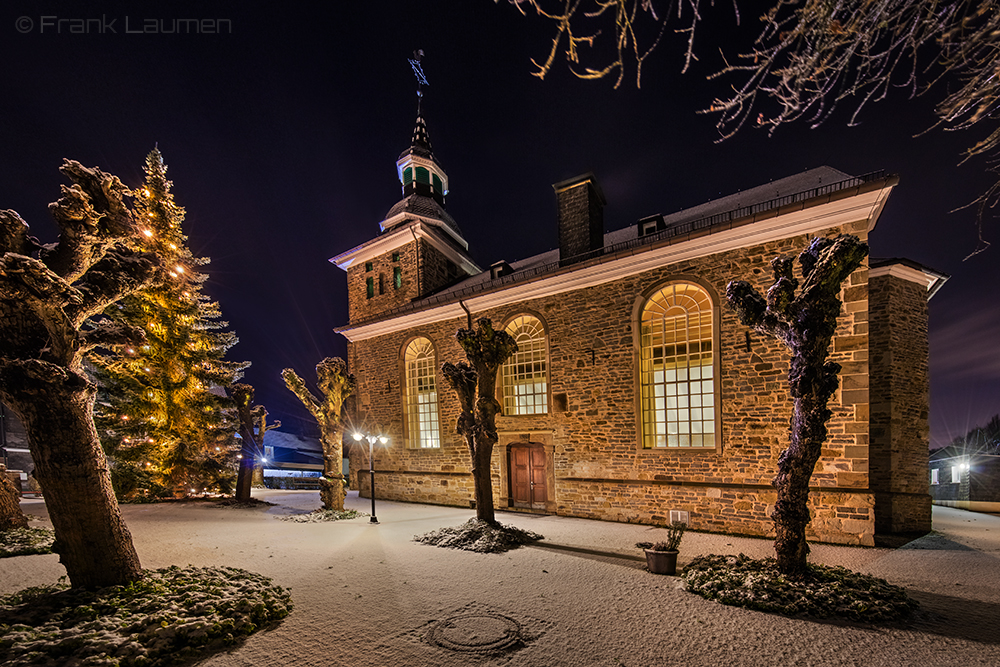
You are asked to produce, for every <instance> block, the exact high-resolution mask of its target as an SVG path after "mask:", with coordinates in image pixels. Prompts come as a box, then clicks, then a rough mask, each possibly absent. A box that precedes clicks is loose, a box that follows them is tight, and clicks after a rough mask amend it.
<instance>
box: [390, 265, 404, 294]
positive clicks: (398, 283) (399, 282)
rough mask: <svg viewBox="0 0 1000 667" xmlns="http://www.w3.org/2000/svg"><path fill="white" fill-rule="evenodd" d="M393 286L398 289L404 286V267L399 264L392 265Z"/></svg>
mask: <svg viewBox="0 0 1000 667" xmlns="http://www.w3.org/2000/svg"><path fill="white" fill-rule="evenodd" d="M392 286H393V287H395V288H396V289H399V288H400V287H402V286H403V269H401V268H400V267H398V266H394V267H392Z"/></svg>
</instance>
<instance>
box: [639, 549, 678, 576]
mask: <svg viewBox="0 0 1000 667" xmlns="http://www.w3.org/2000/svg"><path fill="white" fill-rule="evenodd" d="M645 552H646V568H647V569H648V570H649V571H650V572H652V573H653V574H671V575H672V574H677V552H676V551H653V550H652V549H645Z"/></svg>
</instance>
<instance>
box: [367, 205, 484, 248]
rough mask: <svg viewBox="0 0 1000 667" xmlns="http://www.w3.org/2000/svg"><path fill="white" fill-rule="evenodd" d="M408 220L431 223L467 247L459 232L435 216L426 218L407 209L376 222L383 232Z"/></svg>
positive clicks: (467, 244)
mask: <svg viewBox="0 0 1000 667" xmlns="http://www.w3.org/2000/svg"><path fill="white" fill-rule="evenodd" d="M409 220H419V221H420V222H422V223H424V224H426V225H432V226H434V227H437V228H438V229H440V230H442V231H443V232H445V233H446V234H448V236H450V237H451V238H453V239H455V242H456V243H458V244H459V245H460V246H462V247H463V248H465V249H466V250H468V249H469V242H468V241H466V240H465V239H463V238H462V235H461V234H459V233H458V232H456V231H455V230H454V229H452V228H451V226H449V225H448V224H447V223H445V222H444V221H443V220H438V219H437V218H428V217H427V216H424V215H418V214H416V213H409V212H407V211H403V212H401V213H397V214H396V215H394V216H392V217H391V218H386V219H385V220H383V221H382V222H380V223H378V228H379V229H381V230H382V231H383V232H385V231H388V230H390V229H392V228H393V227H399V226H401V225H403V224H406V222H407V221H409Z"/></svg>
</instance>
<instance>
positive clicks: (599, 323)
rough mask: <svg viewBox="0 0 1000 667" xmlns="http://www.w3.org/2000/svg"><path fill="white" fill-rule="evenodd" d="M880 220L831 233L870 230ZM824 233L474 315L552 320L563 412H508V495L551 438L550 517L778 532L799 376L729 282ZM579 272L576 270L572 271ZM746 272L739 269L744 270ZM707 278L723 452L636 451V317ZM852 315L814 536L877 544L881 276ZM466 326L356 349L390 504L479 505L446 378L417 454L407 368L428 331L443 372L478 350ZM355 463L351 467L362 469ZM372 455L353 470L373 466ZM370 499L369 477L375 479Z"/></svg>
mask: <svg viewBox="0 0 1000 667" xmlns="http://www.w3.org/2000/svg"><path fill="white" fill-rule="evenodd" d="M866 231H867V221H865V220H861V221H857V222H855V223H853V224H850V225H847V226H845V227H843V228H841V227H838V228H834V229H828V230H825V232H824V233H825V234H826V235H836V234H838V233H842V232H851V233H854V234H856V235H860V236H861V237H862V238H864V237H865V236H866ZM809 240H810V236H807V235H803V236H796V237H792V238H788V239H784V240H781V241H777V242H772V243H767V244H763V245H758V246H752V247H749V248H741V249H738V250H734V251H731V252H727V253H720V254H717V255H711V256H708V257H704V258H700V259H697V260H692V261H688V262H683V263H678V264H674V265H670V266H664V267H661V268H659V269H657V270H654V271H648V272H644V273H641V274H638V275H634V276H629V277H626V278H623V279H620V280H617V281H614V282H611V283H608V284H603V285H600V286H595V287H591V288H587V289H583V290H579V291H575V292H570V293H563V294H559V295H555V296H552V297H547V298H540V299H533V300H528V301H525V302H523V303H519V304H517V305H516V306H510V307H504V308H500V309H496V310H489V311H484V312H475V313H473V316H474V317H475V318H479V317H489V318H491V319H493V320H494V322H495V323H496V324H497V325H503V324H506V323H507V322H509V321H510V320H511V319H513V318H514V317H515V316H517V315H520V314H524V313H529V314H533V315H535V316H537V317H538V318H539V319H540V320H541V321H542V322H543V324H544V325H545V328H546V334H547V336H546V337H547V342H548V352H549V355H548V359H549V391H550V394H551V395H552V396H553V397H556V398H557V399H558V400H551V401H550V409H549V414H546V415H530V416H502V417H500V418H499V419H498V428H499V430H500V432H501V440H500V442H499V443H498V445H497V447H496V449H495V451H494V456H493V481H494V496H495V500H496V502H497V505H498V507H500V508H501V509H503V508H505V507H507V505H508V504H509V498H508V495H509V485H510V479H509V473H508V470H507V469H508V459H507V456H508V451H509V447H510V445H511V444H513V443H515V442H522V441H525V440H524V437H523V436H527V441H529V442H541V443H542V444H545V445H547V446H548V447H549V449H550V452H551V454H550V456H551V470H550V471H551V476H552V482H553V484H552V485H551V486H550V487H549V488H550V489H551V490H552V493H551V498H552V501H551V505H552V507H551V511H554V512H555V513H558V514H563V515H568V516H579V517H586V518H597V519H608V520H614V521H624V522H637V523H652V524H658V523H664V522H666V521H667V520H668V514H667V513H668V511H669V510H671V509H674V510H682V511H686V512H688V513H689V517H690V519H689V522H690V526H691V527H692V528H693V529H695V530H707V531H716V532H719V531H721V532H728V533H735V534H745V535H770V534H771V533H772V528H771V522H770V519H769V518H768V515H769V513H770V511H771V506H772V504H773V502H774V500H775V492H774V491H773V489H772V488H771V486H770V480H771V477H772V476H773V473H774V471H775V469H776V465H777V459H778V456H779V454H780V453H781V451H782V450H783V449H784V446H785V443H786V442H787V435H788V425H789V419H790V416H791V404H790V401H789V399H788V392H787V386H786V381H785V372H786V371H785V369H786V368H787V361H788V354H787V352H786V351H785V348H784V347H783V346H782V345H781V344H780V343H778V342H777V341H774V340H771V339H765V338H762V337H760V336H759V335H757V334H752V335H751V336H750V342H749V346H748V344H747V330H746V328H745V327H743V326H741V325H740V324H739V323H738V321H737V320H736V317H735V315H734V314H733V313H732V312H731V311H729V310H728V309H727V308H725V307H724V306H723V304H722V297H721V295H723V294H725V288H726V284H727V283H728V281H729V280H731V279H733V278H736V277H742V278H746V279H748V280H750V281H751V282H753V283H755V284H756V286H757V288H758V289H759V290H761V291H762V292H763V291H766V289H767V288H768V287H769V286H770V282H771V273H770V269H769V262H770V260H771V259H772V258H773V257H775V256H778V255H794V254H797V253H798V252H799V251H800V250H801V249H802V248H804V247H805V246H806V245H807V244H808V242H809ZM568 270H572V269H568ZM734 271H736V272H737V275H734ZM679 278H680V279H688V280H694V281H697V282H698V283H699V284H701V285H703V286H705V287H706V288H707V289H708V291H709V292H710V294H712V295H713V301H714V303H715V306H716V308H715V310H716V313H717V315H718V318H719V320H720V326H719V342H720V347H719V349H720V356H721V359H720V366H721V371H722V372H721V377H720V389H721V397H722V401H721V410H722V415H721V416H722V433H721V442H720V446H719V447H718V448H717V450H716V451H713V452H705V451H683V450H650V449H642V448H640V446H639V445H638V437H637V433H638V430H637V418H636V384H637V380H636V374H637V369H636V361H635V360H636V357H637V350H636V340H635V339H636V315H635V313H636V307H637V304H638V303H640V302H641V301H642V300H643V297H644V295H648V294H649V293H650V292H651V291H653V290H655V289H656V288H657V287H658V286H661V285H663V284H664V283H665V282H668V281H670V280H675V279H679ZM843 301H844V315H843V317H842V318H841V322H840V324H839V327H838V331H837V337H836V339H835V341H834V346H833V350H832V355H831V357H832V359H833V360H836V361H838V362H839V363H840V364H841V365H842V366H843V369H844V370H843V371H842V374H841V391H840V392H839V394H838V400H837V402H836V404H834V405H833V406H832V409H833V412H834V416H833V418H832V419H831V421H830V424H829V426H830V438H829V442H828V443H827V446H826V448H825V449H824V451H823V456H822V458H821V459H820V462H819V464H818V465H817V467H816V472H815V474H814V476H813V487H814V488H813V492H812V494H811V501H812V507H813V514H814V518H813V521H812V523H811V524H810V531H811V532H810V538H811V539H815V540H820V541H829V542H837V543H844V544H864V545H871V544H873V523H874V518H875V517H874V504H875V501H874V498H873V495H872V493H871V491H870V490H869V488H868V486H869V485H868V413H869V405H868V321H867V319H868V306H867V301H868V300H867V270H865V269H861V270H859V271H857V272H855V274H853V275H852V276H851V278H850V280H849V281H848V283H847V284H845V288H844V290H843ZM465 325H466V322H465V321H464V320H463V319H462V318H457V319H450V320H445V321H440V322H435V323H434V324H433V325H428V326H423V327H419V328H415V329H411V330H405V331H400V332H397V333H393V334H391V335H386V336H379V337H373V338H369V339H367V340H363V341H358V342H355V343H352V344H351V345H350V364H351V368H352V369H353V372H354V373H355V375H356V377H357V379H358V388H359V396H360V402H359V408H360V411H361V414H359V415H358V418H359V419H361V420H362V421H364V422H365V423H368V424H378V425H379V426H380V427H381V430H382V431H383V432H384V433H387V434H389V437H390V438H391V441H392V443H393V444H392V446H390V447H388V448H386V449H385V450H383V451H382V452H380V453H379V454H377V456H376V470H377V476H378V479H377V481H376V484H377V490H378V495H379V497H384V498H389V499H395V500H407V501H415V502H428V503H441V504H449V505H467V504H469V502H470V499H471V498H472V478H471V475H470V473H469V465H470V459H469V454H468V451H467V448H466V446H465V444H464V443H463V441H462V439H461V438H460V437H459V436H458V435H457V434H456V433H454V424H455V423H456V420H457V418H458V414H459V406H458V401H457V399H456V398H455V396H454V395H452V394H451V393H450V392H449V391H447V390H446V389H445V386H444V383H443V379H442V378H441V377H440V373H438V378H437V379H438V382H437V387H438V401H439V410H440V422H441V424H442V434H441V435H442V446H441V447H440V448H439V449H412V448H410V446H409V445H410V442H409V438H408V434H407V432H406V419H405V415H404V406H403V400H402V391H401V378H402V366H401V358H402V354H403V350H404V349H405V347H406V345H407V343H408V342H409V341H410V340H412V339H413V338H414V337H416V336H422V337H426V338H428V339H429V340H430V341H432V343H433V344H434V348H435V353H436V355H437V359H436V366H438V367H440V365H441V363H443V362H445V361H459V360H462V359H464V355H463V353H462V351H461V349H460V348H459V346H458V343H457V342H456V341H455V336H454V334H455V331H457V329H458V328H460V327H462V326H465ZM352 463H353V462H352ZM360 464H361V462H360V460H359V461H358V462H357V463H353V465H354V466H357V465H360ZM362 493H365V482H364V481H362Z"/></svg>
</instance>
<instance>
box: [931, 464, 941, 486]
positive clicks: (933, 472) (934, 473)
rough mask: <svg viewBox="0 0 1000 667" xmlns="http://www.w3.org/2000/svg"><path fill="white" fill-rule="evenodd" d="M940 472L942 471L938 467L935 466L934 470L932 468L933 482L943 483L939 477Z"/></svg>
mask: <svg viewBox="0 0 1000 667" xmlns="http://www.w3.org/2000/svg"><path fill="white" fill-rule="evenodd" d="M938 472H940V471H939V470H938V469H937V468H934V469H933V470H931V484H940V483H941V480H940V479H939V478H938Z"/></svg>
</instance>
